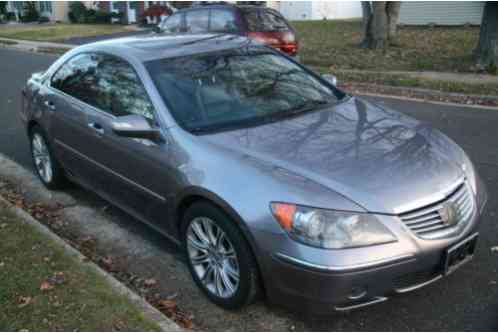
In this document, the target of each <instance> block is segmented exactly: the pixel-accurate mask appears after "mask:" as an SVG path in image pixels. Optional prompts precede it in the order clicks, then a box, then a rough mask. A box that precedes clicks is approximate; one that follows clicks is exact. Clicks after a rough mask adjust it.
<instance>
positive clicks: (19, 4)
mask: <svg viewBox="0 0 498 333" xmlns="http://www.w3.org/2000/svg"><path fill="white" fill-rule="evenodd" d="M23 5H24V3H23V2H22V1H16V2H14V8H15V10H16V11H18V12H20V11H22V7H23Z"/></svg>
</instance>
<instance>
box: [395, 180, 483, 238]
mask: <svg viewBox="0 0 498 333" xmlns="http://www.w3.org/2000/svg"><path fill="white" fill-rule="evenodd" d="M445 208H451V209H452V211H453V212H454V216H453V218H450V219H449V220H448V218H447V217H448V215H446V216H443V215H442V214H445V212H444V211H445ZM446 211H448V210H446ZM474 213H475V202H474V197H473V195H472V190H471V189H470V188H469V186H468V184H467V182H465V181H464V182H462V183H461V184H460V185H458V186H457V188H456V189H455V190H454V191H453V192H452V193H451V194H450V195H448V196H447V197H446V198H445V199H443V200H441V201H439V202H436V203H434V204H431V205H428V206H425V207H422V208H418V209H415V210H412V211H409V212H406V213H403V214H401V215H400V216H399V217H400V218H401V220H402V221H403V222H404V223H405V225H406V226H407V227H408V228H409V229H410V230H411V231H413V232H414V233H415V234H416V235H417V236H419V237H421V238H426V239H436V238H442V237H448V236H452V235H455V234H457V233H459V232H460V231H462V229H463V228H464V227H465V226H466V225H467V224H468V223H469V221H470V220H471V219H472V217H473V215H474Z"/></svg>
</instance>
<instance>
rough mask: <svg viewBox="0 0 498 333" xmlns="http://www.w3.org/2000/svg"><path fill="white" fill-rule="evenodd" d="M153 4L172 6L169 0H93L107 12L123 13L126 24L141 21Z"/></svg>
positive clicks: (97, 6) (94, 4)
mask: <svg viewBox="0 0 498 333" xmlns="http://www.w3.org/2000/svg"><path fill="white" fill-rule="evenodd" d="M87 2H88V1H87ZM153 5H159V6H166V7H170V6H169V4H168V1H93V6H94V7H96V8H99V9H101V10H103V11H105V12H108V13H111V12H114V13H122V18H123V19H122V20H121V23H124V24H134V23H139V21H140V19H141V18H142V16H143V13H144V12H145V11H146V10H147V9H148V8H149V7H150V6H153ZM156 23H157V22H156Z"/></svg>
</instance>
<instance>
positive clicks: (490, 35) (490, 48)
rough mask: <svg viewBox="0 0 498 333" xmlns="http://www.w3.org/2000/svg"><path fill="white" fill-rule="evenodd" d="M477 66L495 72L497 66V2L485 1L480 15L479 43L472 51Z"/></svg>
mask: <svg viewBox="0 0 498 333" xmlns="http://www.w3.org/2000/svg"><path fill="white" fill-rule="evenodd" d="M474 55H475V57H476V60H477V66H478V67H479V68H481V69H489V70H496V67H497V66H498V2H494V1H487V2H486V4H485V6H484V12H483V14H482V21H481V29H480V33H479V43H478V44H477V48H476V49H475V50H474Z"/></svg>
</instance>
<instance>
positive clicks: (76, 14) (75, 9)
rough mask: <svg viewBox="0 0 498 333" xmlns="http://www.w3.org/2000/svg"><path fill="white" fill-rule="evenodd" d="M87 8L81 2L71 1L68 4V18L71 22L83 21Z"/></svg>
mask: <svg viewBox="0 0 498 333" xmlns="http://www.w3.org/2000/svg"><path fill="white" fill-rule="evenodd" d="M86 12H87V9H86V7H85V5H84V4H83V2H81V1H72V2H71V3H70V4H69V14H68V16H69V20H70V21H71V23H85V17H86Z"/></svg>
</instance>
